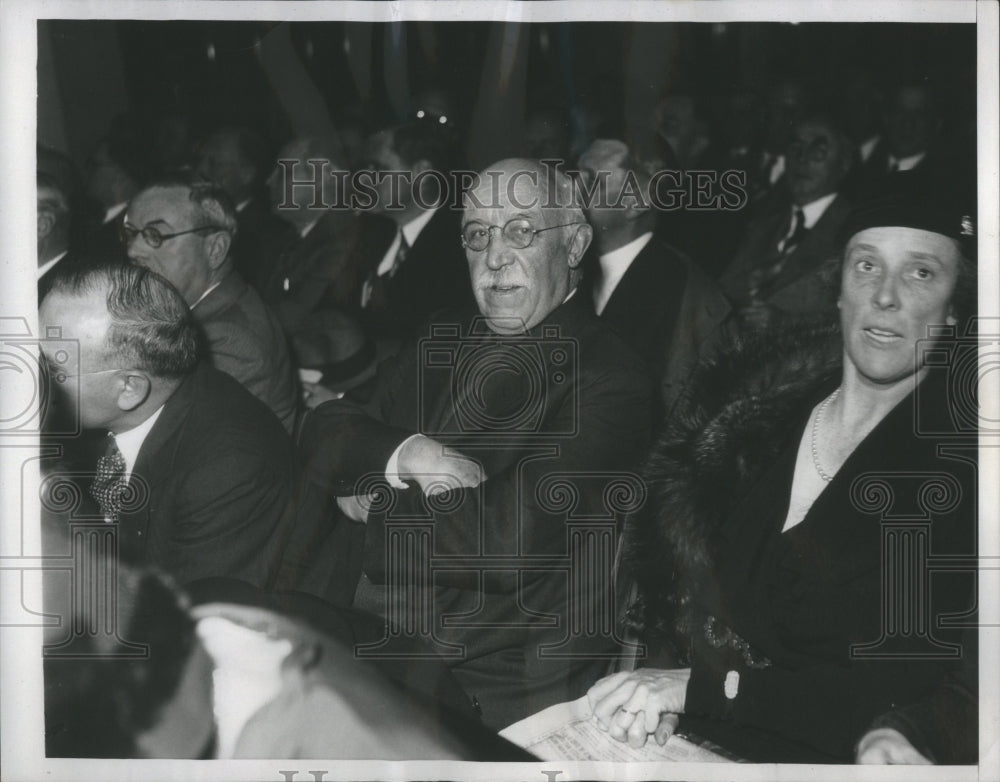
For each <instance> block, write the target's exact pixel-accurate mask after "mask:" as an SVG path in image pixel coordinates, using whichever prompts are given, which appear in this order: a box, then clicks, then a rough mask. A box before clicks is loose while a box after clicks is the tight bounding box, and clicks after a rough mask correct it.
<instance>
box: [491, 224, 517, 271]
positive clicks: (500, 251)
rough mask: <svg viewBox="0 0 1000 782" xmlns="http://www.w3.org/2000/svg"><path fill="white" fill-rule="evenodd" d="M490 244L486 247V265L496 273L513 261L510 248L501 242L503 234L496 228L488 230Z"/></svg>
mask: <svg viewBox="0 0 1000 782" xmlns="http://www.w3.org/2000/svg"><path fill="white" fill-rule="evenodd" d="M489 230H490V243H489V244H488V245H486V265H487V266H488V267H489V268H490V269H492V270H493V271H496V270H498V269H502V268H503V267H504V266H507V265H508V264H510V263H511V262H512V261H513V257H512V256H511V253H510V248H508V247H507V244H506V242H504V240H503V232H502V231H501V230H500V229H499V228H497V227H496V226H492V227H491V228H490V229H489Z"/></svg>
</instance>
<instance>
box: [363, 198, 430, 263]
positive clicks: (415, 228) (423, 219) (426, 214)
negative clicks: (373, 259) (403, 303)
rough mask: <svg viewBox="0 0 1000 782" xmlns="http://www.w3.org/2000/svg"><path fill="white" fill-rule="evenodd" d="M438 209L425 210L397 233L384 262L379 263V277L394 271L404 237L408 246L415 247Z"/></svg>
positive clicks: (383, 257)
mask: <svg viewBox="0 0 1000 782" xmlns="http://www.w3.org/2000/svg"><path fill="white" fill-rule="evenodd" d="M436 211H437V209H425V210H424V211H422V212H421V213H420V214H419V215H417V216H416V217H414V218H413V219H412V220H410V222H408V223H406V225H404V226H403V227H402V228H401V229H399V230H397V231H396V237H395V238H394V239H393V240H392V244H390V245H389V249H388V250H386V253H385V255H383V256H382V261H381V262H380V263H379V265H378V268H377V269H376V270H375V273H376V274H377V275H378V276H379V277H383V276H385V275H386V274H388V273H389V270H390V269H392V266H393V264H394V263H395V262H396V253H398V252H399V246H400V244H402V237H404V236H405V237H406V244H407V246H408V247H413V244H414V242H416V241H417V237H418V236H420V232H421V231H423V230H424V227H425V226H426V225H427V223H429V222H430V221H431V218H432V217H434V213H435V212H436Z"/></svg>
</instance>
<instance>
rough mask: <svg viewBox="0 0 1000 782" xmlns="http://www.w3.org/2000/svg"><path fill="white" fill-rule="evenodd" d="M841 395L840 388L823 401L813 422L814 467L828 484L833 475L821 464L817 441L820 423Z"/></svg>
mask: <svg viewBox="0 0 1000 782" xmlns="http://www.w3.org/2000/svg"><path fill="white" fill-rule="evenodd" d="M839 393H840V388H837V389H836V390H835V391H834V392H833V393H832V394H830V396H828V397H827V398H826V399H824V400H823V404H821V405H820V406H819V410H817V411H816V418H815V420H814V421H813V426H812V457H813V467H815V468H816V472H817V473H819V477H820V478H822V479H823V480H824V481H825V482H826V483H829V482H830V481H832V480H833V476H832V475H827V474H826V472H824V470H823V468H822V467H821V466H820V463H819V449H818V448H817V447H816V439H817V437H818V435H819V422H820V419H822V418H823V414H824V413H825V412H826V408H827V407H829V406H830V402H832V401H833V400H834V399H836V398H837V395H838V394H839Z"/></svg>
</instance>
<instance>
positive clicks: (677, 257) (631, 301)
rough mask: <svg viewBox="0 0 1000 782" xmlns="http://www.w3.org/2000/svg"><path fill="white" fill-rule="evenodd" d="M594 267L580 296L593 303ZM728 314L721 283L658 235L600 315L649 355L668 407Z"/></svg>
mask: <svg viewBox="0 0 1000 782" xmlns="http://www.w3.org/2000/svg"><path fill="white" fill-rule="evenodd" d="M590 271H591V272H593V274H588V275H587V277H586V278H585V279H584V282H583V284H582V285H581V286H580V288H581V289H580V291H579V292H578V293H577V295H578V296H583V297H584V298H585V299H586V300H587V301H588V302H593V289H594V286H595V285H596V279H595V278H596V276H597V274H599V272H600V270H599V269H596V268H592V269H591V270H590ZM728 315H729V302H728V301H727V300H726V298H725V296H723V295H722V291H721V290H720V289H719V287H718V285H716V284H715V283H714V282H713V281H712V280H711V279H710V278H709V277H708V275H707V274H705V273H704V272H703V271H702V270H701V269H699V268H698V267H697V266H696V265H695V264H694V263H693V262H692V261H691V259H689V258H688V257H687V256H685V255H682V254H681V253H679V252H678V251H677V250H675V249H674V248H673V247H671V246H670V245H668V244H666V243H665V242H663V241H662V240H660V239H658V238H657V237H655V236H654V237H653V238H652V239H651V240H650V241H649V243H648V244H647V245H646V246H645V247H643V248H642V250H641V251H640V252H639V254H638V255H637V256H636V257H635V260H634V261H632V264H631V265H630V266H629V267H628V271H626V272H625V275H624V276H623V277H622V278H621V280H620V281H619V283H618V285H617V286H616V287H615V290H614V292H613V293H612V294H611V298H610V299H608V303H607V305H606V306H605V308H604V311H603V312H602V313H601V315H600V318H601V320H602V322H604V323H606V324H607V325H608V326H610V327H611V328H612V329H614V330H615V331H616V332H617V333H618V335H619V336H621V337H622V338H623V339H624V340H625V341H626V342H627V343H628V344H629V346H630V347H631V348H632V349H633V350H635V351H636V353H638V354H639V355H640V356H641V357H642V358H643V359H645V361H646V363H647V365H648V366H649V368H650V372H651V374H652V376H653V378H654V379H655V380H656V381H657V384H658V387H659V391H660V400H661V402H662V409H663V411H664V412H666V411H669V410H670V408H671V407H672V406H673V403H674V401H675V400H676V398H677V395H678V394H679V393H681V392H682V390H683V388H684V384H685V381H686V379H687V377H688V375H689V374H690V371H691V369H692V368H693V366H694V363H695V362H696V361H697V360H698V358H699V356H702V355H705V354H707V353H708V352H709V351H710V350H711V348H712V346H713V345H714V344H715V342H716V341H717V339H718V338H719V336H720V334H721V333H722V324H723V322H724V321H725V319H726V317H727V316H728Z"/></svg>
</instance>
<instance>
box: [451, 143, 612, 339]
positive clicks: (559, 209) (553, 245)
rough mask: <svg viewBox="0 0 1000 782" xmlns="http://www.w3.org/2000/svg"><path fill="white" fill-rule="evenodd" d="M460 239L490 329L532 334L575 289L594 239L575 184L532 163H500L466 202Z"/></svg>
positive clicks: (480, 178) (482, 176)
mask: <svg viewBox="0 0 1000 782" xmlns="http://www.w3.org/2000/svg"><path fill="white" fill-rule="evenodd" d="M464 203H465V213H464V215H463V218H462V237H463V244H464V246H465V254H466V258H467V259H468V262H469V272H470V275H471V279H472V289H473V293H474V294H475V297H476V302H477V303H478V304H479V310H480V312H482V314H483V315H484V316H485V317H486V318H487V320H488V322H489V325H490V328H492V329H493V330H494V331H496V332H499V333H518V332H520V331H523V330H525V329H530V328H533V327H534V326H536V325H538V324H539V323H541V322H542V321H543V320H545V318H547V317H548V316H549V315H550V314H551V313H552V311H553V310H555V309H556V308H557V307H558V306H559V305H560V304H562V303H563V301H565V299H566V297H567V296H568V295H569V294H570V292H571V291H572V290H573V289H574V288H575V287H576V284H577V282H578V281H579V266H580V261H581V260H582V259H583V254H584V253H585V252H586V250H587V247H588V246H589V245H590V241H591V238H592V231H591V228H590V226H589V225H588V224H587V222H586V220H585V218H584V215H583V210H582V209H581V208H580V203H579V197H578V193H577V192H576V188H575V187H574V186H573V181H572V180H571V179H570V177H569V176H567V175H566V174H565V173H563V172H561V171H558V170H555V169H553V168H550V167H548V166H544V165H542V164H541V163H539V162H538V161H536V160H528V159H523V158H512V159H508V160H502V161H500V162H498V163H495V164H494V165H492V166H490V167H489V168H487V169H486V170H484V171H482V172H480V173H479V175H478V178H477V181H476V182H475V183H474V184H473V186H472V187H471V189H470V190H469V192H468V193H467V194H466V196H465V202H464Z"/></svg>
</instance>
